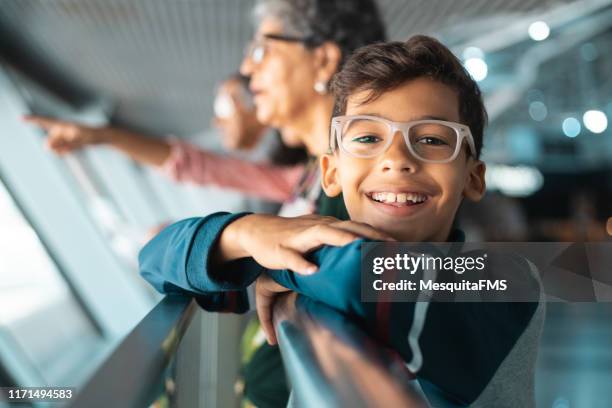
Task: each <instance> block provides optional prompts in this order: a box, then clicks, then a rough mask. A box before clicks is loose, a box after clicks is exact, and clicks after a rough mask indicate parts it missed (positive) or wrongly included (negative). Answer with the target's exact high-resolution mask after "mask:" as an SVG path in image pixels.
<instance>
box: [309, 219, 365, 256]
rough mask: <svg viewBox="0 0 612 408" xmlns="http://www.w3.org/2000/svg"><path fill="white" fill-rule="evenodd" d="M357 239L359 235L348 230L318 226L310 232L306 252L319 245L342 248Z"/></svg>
mask: <svg viewBox="0 0 612 408" xmlns="http://www.w3.org/2000/svg"><path fill="white" fill-rule="evenodd" d="M359 238H360V235H359V234H355V233H354V232H353V231H349V230H348V229H342V228H335V227H333V224H329V225H328V224H323V225H318V226H317V227H316V228H313V229H312V230H311V231H310V234H309V239H310V242H309V243H310V245H307V246H308V248H307V250H309V251H310V250H312V249H314V248H316V247H319V246H321V245H332V246H344V245H346V244H348V243H351V242H353V241H355V240H356V239H359Z"/></svg>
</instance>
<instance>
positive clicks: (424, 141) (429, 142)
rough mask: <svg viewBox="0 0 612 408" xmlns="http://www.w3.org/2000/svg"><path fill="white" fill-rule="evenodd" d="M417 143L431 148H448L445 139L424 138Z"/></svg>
mask: <svg viewBox="0 0 612 408" xmlns="http://www.w3.org/2000/svg"><path fill="white" fill-rule="evenodd" d="M417 143H420V144H424V145H429V146H447V145H448V143H446V142H445V141H444V140H443V139H441V138H439V137H436V136H422V137H420V138H419V139H418V140H417Z"/></svg>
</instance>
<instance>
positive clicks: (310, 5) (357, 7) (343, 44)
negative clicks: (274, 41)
mask: <svg viewBox="0 0 612 408" xmlns="http://www.w3.org/2000/svg"><path fill="white" fill-rule="evenodd" d="M253 17H254V19H255V24H256V25H259V24H260V23H261V22H262V20H264V19H266V18H269V17H272V18H275V19H277V20H278V21H279V22H280V23H281V24H282V26H283V30H284V32H283V34H285V35H291V36H297V37H302V38H304V39H307V40H308V42H307V43H306V44H307V45H308V46H318V45H321V44H323V43H324V42H326V41H330V42H333V43H335V44H337V45H338V47H340V50H341V52H342V59H343V60H344V59H345V58H346V57H347V56H348V55H350V54H351V53H352V52H353V51H354V50H355V49H357V48H359V47H362V46H364V45H368V44H372V43H375V42H381V41H385V40H386V35H385V28H384V23H383V21H382V18H381V16H380V12H379V10H378V6H377V4H376V0H258V2H257V4H256V5H255V8H254V9H253Z"/></svg>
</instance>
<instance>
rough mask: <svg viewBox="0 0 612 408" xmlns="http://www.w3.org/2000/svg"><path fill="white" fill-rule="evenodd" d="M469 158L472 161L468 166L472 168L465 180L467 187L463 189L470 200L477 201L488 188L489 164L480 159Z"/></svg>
mask: <svg viewBox="0 0 612 408" xmlns="http://www.w3.org/2000/svg"><path fill="white" fill-rule="evenodd" d="M469 160H470V163H468V166H469V167H470V169H469V173H468V175H467V180H466V182H465V188H464V189H463V195H464V196H465V197H466V198H467V199H468V200H470V201H474V202H477V201H480V199H481V198H482V197H483V196H484V194H485V191H486V189H487V185H486V183H485V172H486V170H487V166H486V165H485V164H484V163H483V162H481V161H480V160H474V159H471V158H470V159H469Z"/></svg>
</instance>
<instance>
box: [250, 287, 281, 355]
mask: <svg viewBox="0 0 612 408" xmlns="http://www.w3.org/2000/svg"><path fill="white" fill-rule="evenodd" d="M274 296H275V295H274V293H271V292H268V291H267V290H266V289H265V288H264V287H263V286H262V285H260V283H259V282H258V283H257V286H256V289H255V305H256V308H257V317H258V318H259V322H260V323H261V328H262V329H263V331H264V334H265V335H266V339H267V340H268V344H270V345H274V344H276V334H275V333H274V323H273V321H272V305H273V304H274Z"/></svg>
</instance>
